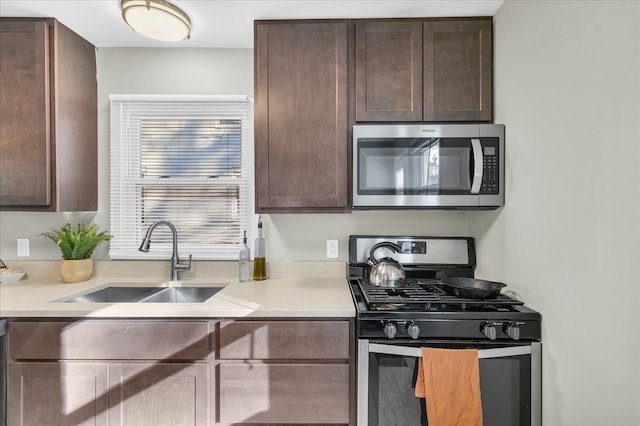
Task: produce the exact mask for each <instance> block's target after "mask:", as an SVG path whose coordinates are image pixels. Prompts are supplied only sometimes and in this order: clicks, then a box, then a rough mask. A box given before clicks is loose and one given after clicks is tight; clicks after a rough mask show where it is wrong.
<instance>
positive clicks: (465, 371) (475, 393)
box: [416, 348, 482, 426]
mask: <svg viewBox="0 0 640 426" xmlns="http://www.w3.org/2000/svg"><path fill="white" fill-rule="evenodd" d="M418 362H419V364H418V379H417V380H416V396H417V397H418V398H426V402H427V418H428V420H429V426H482V403H481V401H480V365H479V362H478V351H477V350H476V349H435V348H422V358H420V359H419V361H418Z"/></svg>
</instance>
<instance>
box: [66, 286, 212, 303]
mask: <svg viewBox="0 0 640 426" xmlns="http://www.w3.org/2000/svg"><path fill="white" fill-rule="evenodd" d="M223 288H224V287H223V286H220V285H216V286H201V287H195V286H192V287H124V286H109V287H105V288H101V289H99V290H94V291H91V292H89V293H85V294H81V295H78V296H72V297H65V298H62V299H58V300H55V302H64V303H202V302H204V301H205V300H207V299H209V298H210V297H211V296H213V295H214V294H216V293H217V292H219V291H220V290H222V289H223Z"/></svg>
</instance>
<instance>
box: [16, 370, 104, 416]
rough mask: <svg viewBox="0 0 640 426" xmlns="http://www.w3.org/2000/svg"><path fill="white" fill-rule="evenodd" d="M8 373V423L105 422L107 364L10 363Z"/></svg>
mask: <svg viewBox="0 0 640 426" xmlns="http://www.w3.org/2000/svg"><path fill="white" fill-rule="evenodd" d="M8 373H9V377H8V386H7V425H8V426H17V425H57V426H89V425H91V426H94V425H95V426H100V425H102V426H106V425H107V409H108V401H107V364H104V363H75V362H68V363H65V362H61V363H9V366H8Z"/></svg>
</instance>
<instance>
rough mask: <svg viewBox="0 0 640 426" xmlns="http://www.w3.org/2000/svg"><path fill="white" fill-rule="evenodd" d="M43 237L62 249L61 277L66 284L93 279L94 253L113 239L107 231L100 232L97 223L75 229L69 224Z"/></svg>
mask: <svg viewBox="0 0 640 426" xmlns="http://www.w3.org/2000/svg"><path fill="white" fill-rule="evenodd" d="M42 236H43V237H45V238H48V239H50V240H51V241H53V242H54V243H56V244H57V245H58V247H59V248H60V253H61V254H62V260H61V261H60V277H61V278H62V281H63V282H65V283H77V282H80V281H86V280H88V279H89V278H91V274H93V259H92V258H91V256H92V255H93V251H94V250H95V249H96V247H97V246H98V244H100V243H101V242H103V241H108V240H109V239H111V235H109V234H107V232H106V231H103V232H98V225H96V224H95V223H92V224H91V225H89V226H85V225H84V223H79V224H78V226H77V227H75V228H74V227H72V226H71V225H70V224H68V223H67V224H65V225H64V226H63V227H61V228H58V229H52V230H51V231H50V232H43V233H42Z"/></svg>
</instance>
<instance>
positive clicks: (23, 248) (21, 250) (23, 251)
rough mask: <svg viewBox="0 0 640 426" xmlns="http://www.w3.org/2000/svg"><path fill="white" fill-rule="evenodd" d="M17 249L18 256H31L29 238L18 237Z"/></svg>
mask: <svg viewBox="0 0 640 426" xmlns="http://www.w3.org/2000/svg"><path fill="white" fill-rule="evenodd" d="M16 251H17V255H18V257H29V239H28V238H18V249H17V250H16Z"/></svg>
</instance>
